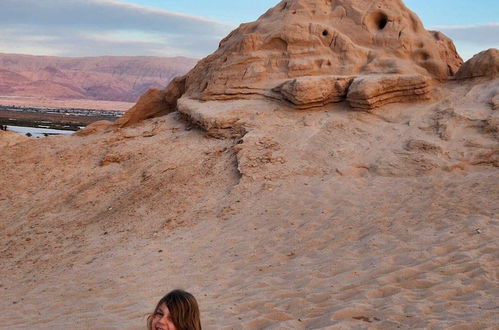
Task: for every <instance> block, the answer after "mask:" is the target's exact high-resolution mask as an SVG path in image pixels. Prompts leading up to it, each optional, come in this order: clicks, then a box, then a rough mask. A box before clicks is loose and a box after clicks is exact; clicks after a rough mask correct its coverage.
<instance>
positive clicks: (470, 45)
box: [433, 23, 499, 60]
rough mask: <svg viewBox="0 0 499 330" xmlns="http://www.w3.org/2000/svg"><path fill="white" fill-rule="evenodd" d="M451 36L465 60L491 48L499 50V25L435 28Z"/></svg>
mask: <svg viewBox="0 0 499 330" xmlns="http://www.w3.org/2000/svg"><path fill="white" fill-rule="evenodd" d="M433 29H434V30H438V31H442V32H443V33H445V34H446V35H447V36H449V37H450V38H451V39H452V40H453V41H454V43H455V44H456V47H457V48H458V51H459V53H460V55H461V56H462V57H463V59H465V60H466V59H469V58H471V57H472V56H473V55H474V54H476V53H479V52H480V51H482V50H486V49H489V48H499V23H490V24H483V25H466V26H435V27H434V28H433Z"/></svg>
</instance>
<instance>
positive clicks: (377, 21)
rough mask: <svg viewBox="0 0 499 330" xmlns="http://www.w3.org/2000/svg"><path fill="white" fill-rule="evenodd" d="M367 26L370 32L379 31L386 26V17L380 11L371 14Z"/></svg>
mask: <svg viewBox="0 0 499 330" xmlns="http://www.w3.org/2000/svg"><path fill="white" fill-rule="evenodd" d="M367 24H368V26H369V28H370V29H371V31H381V30H383V29H384V28H385V27H386V25H387V24H388V16H387V15H386V14H385V13H383V12H382V11H376V12H374V13H371V15H370V16H369V19H368V21H367Z"/></svg>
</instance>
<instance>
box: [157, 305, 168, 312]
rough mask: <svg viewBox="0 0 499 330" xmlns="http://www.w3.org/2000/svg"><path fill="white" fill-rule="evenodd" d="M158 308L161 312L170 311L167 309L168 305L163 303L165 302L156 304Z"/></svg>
mask: <svg viewBox="0 0 499 330" xmlns="http://www.w3.org/2000/svg"><path fill="white" fill-rule="evenodd" d="M158 310H161V311H163V312H165V313H166V312H168V313H169V312H170V310H169V309H168V306H166V304H165V303H161V304H160V305H159V306H158Z"/></svg>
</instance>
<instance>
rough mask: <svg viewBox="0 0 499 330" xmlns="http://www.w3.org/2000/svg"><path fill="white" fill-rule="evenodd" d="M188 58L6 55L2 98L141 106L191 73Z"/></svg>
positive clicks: (0, 62)
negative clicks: (148, 95)
mask: <svg viewBox="0 0 499 330" xmlns="http://www.w3.org/2000/svg"><path fill="white" fill-rule="evenodd" d="M196 62H197V60H196V59H191V58H185V57H146V56H139V57H128V56H102V57H80V58H74V57H54V56H32V55H19V54H1V53H0V95H1V96H28V97H46V98H57V99H89V100H106V101H122V102H135V101H136V100H137V99H138V97H139V96H140V95H141V94H142V93H143V92H144V91H146V90H147V89H149V88H163V87H165V86H166V85H167V84H168V83H169V82H170V81H171V80H172V79H173V78H174V77H176V76H180V75H183V74H185V73H187V71H189V70H190V69H191V68H192V67H194V65H195V64H196Z"/></svg>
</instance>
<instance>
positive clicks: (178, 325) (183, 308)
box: [147, 290, 201, 330]
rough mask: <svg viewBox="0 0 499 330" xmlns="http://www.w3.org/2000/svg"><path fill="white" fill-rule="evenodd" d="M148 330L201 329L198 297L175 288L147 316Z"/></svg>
mask: <svg viewBox="0 0 499 330" xmlns="http://www.w3.org/2000/svg"><path fill="white" fill-rule="evenodd" d="M147 329H148V330H201V318H200V314H199V307H198V303H197V301H196V298H194V296H193V295H192V294H190V293H189V292H185V291H183V290H173V291H171V292H170V293H168V294H167V295H166V296H164V297H163V298H161V300H160V301H159V302H158V304H157V305H156V308H155V309H154V312H153V313H152V314H151V315H149V317H148V318H147Z"/></svg>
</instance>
